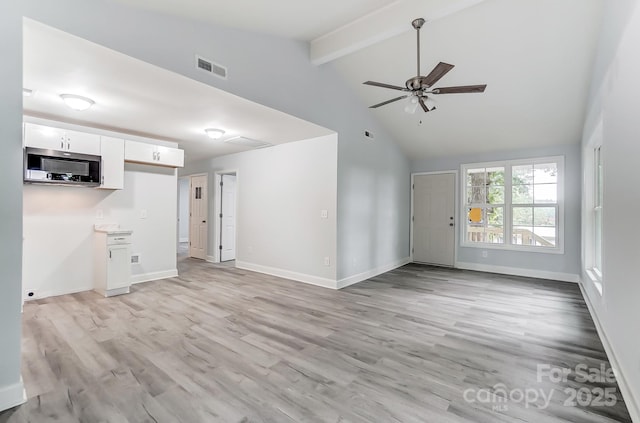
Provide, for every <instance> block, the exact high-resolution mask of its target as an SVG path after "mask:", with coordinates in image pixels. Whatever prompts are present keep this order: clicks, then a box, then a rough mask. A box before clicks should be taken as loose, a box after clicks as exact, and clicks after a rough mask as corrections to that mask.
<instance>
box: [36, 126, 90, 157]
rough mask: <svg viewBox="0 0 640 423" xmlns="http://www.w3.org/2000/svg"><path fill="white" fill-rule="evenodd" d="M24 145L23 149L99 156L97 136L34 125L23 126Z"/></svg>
mask: <svg viewBox="0 0 640 423" xmlns="http://www.w3.org/2000/svg"><path fill="white" fill-rule="evenodd" d="M24 145H25V147H36V148H44V149H46V150H58V151H69V152H73V153H81V154H92V155H96V156H99V155H100V136H99V135H95V134H87V133H84V132H78V131H71V130H65V129H60V128H53V127H50V126H44V125H36V124H34V123H26V124H25V128H24Z"/></svg>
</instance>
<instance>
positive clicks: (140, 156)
mask: <svg viewBox="0 0 640 423" xmlns="http://www.w3.org/2000/svg"><path fill="white" fill-rule="evenodd" d="M124 160H125V161H127V162H135V163H145V164H152V165H156V166H167V167H183V166H184V151H183V150H180V149H178V148H171V147H164V146H161V145H153V144H147V143H144V142H138V141H129V140H126V141H125V144H124Z"/></svg>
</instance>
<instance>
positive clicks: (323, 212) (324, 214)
mask: <svg viewBox="0 0 640 423" xmlns="http://www.w3.org/2000/svg"><path fill="white" fill-rule="evenodd" d="M320 217H321V218H322V219H327V218H328V217H329V212H328V211H327V210H320Z"/></svg>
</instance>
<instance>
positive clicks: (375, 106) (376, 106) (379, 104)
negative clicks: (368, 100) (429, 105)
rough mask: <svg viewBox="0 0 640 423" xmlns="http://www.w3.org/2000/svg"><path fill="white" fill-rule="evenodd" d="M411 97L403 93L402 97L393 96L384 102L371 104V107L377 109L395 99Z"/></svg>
mask: <svg viewBox="0 0 640 423" xmlns="http://www.w3.org/2000/svg"><path fill="white" fill-rule="evenodd" d="M407 97H409V94H408V95H401V96H400V97H396V98H392V99H391V100H387V101H383V102H382V103H378V104H374V105H373V106H369V108H370V109H376V108H378V107H380V106H384V105H386V104H389V103H393V102H394V101H398V100H402V99H403V98H407Z"/></svg>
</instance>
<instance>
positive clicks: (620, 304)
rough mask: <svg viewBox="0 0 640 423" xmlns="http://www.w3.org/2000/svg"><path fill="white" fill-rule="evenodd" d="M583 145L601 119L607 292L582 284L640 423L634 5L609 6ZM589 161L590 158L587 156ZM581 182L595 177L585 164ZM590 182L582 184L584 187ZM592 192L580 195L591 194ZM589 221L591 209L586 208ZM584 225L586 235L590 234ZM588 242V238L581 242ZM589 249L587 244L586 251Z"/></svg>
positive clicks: (639, 34)
mask: <svg viewBox="0 0 640 423" xmlns="http://www.w3.org/2000/svg"><path fill="white" fill-rule="evenodd" d="M603 18H604V21H603V33H602V37H601V43H600V49H599V53H598V58H597V61H596V64H595V70H596V72H595V75H594V79H593V81H592V89H591V92H592V96H591V101H590V103H589V109H588V119H587V121H586V122H585V132H584V137H583V146H584V147H585V148H588V143H589V140H590V138H591V136H592V133H593V131H594V129H595V128H596V126H597V124H598V122H599V120H600V117H602V122H603V127H602V139H603V141H602V152H603V168H604V199H603V266H602V267H603V292H602V295H601V294H600V293H599V292H598V290H597V289H596V287H595V285H594V283H593V282H592V281H591V279H590V278H589V276H588V275H587V274H586V272H584V267H586V266H588V265H589V260H588V258H587V257H584V258H583V266H581V267H582V270H583V272H582V284H583V287H584V290H585V293H586V295H587V299H588V301H589V302H590V305H591V307H592V310H593V312H594V314H595V317H596V321H597V322H598V323H599V326H600V327H599V329H600V333H601V337H602V338H603V342H604V343H605V347H607V349H608V351H607V352H608V354H609V359H610V360H611V361H612V365H613V366H614V368H617V370H618V382H619V385H620V386H621V388H622V390H623V392H622V393H623V395H624V398H625V402H626V403H627V407H628V408H629V412H630V413H631V416H632V418H633V421H634V422H639V421H640V336H639V334H640V317H639V314H638V304H640V283H639V282H638V265H637V264H638V259H639V258H640V242H638V239H640V229H638V224H637V222H638V210H640V195H638V188H637V186H636V185H637V184H636V180H637V173H638V172H637V168H638V159H639V158H640V141H639V140H640V120H639V119H638V112H639V111H640V82H639V81H638V75H640V55H638V40H640V6H639V5H638V1H637V0H620V1H616V2H607V3H606V4H605V14H604V17H603ZM587 157H590V155H587ZM583 167H584V169H585V170H586V172H585V175H584V179H585V181H587V180H588V179H590V178H592V174H591V173H590V172H588V170H589V169H590V168H591V166H589V163H584V166H583ZM588 186H589V184H587V183H585V184H584V187H585V189H587V187H588ZM587 194H588V193H587V192H586V191H585V193H584V194H583V195H584V196H585V197H586V196H587ZM584 213H585V215H586V214H588V213H590V210H584ZM587 222H589V220H587V219H585V226H584V227H583V233H584V234H585V235H587V234H588V232H589V229H590V228H588V227H587V226H586V225H587V224H588V223H587ZM583 239H584V240H585V242H588V241H589V240H590V239H591V238H590V237H588V236H585V237H584V238H583ZM591 249H592V246H591V245H584V250H585V251H589V250H591Z"/></svg>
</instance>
